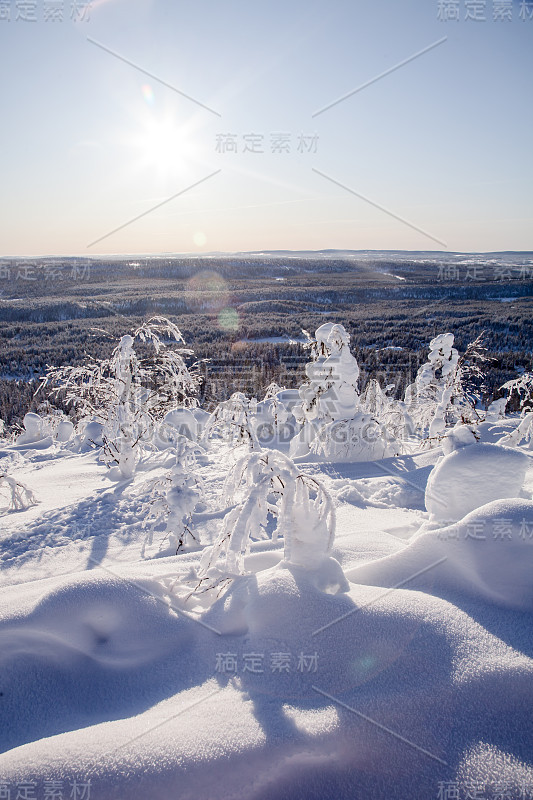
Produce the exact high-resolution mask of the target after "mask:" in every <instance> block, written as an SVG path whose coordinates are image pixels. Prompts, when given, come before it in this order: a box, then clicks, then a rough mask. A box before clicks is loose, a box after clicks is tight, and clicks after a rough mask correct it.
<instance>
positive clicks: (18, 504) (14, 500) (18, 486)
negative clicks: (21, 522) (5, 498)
mask: <svg viewBox="0 0 533 800" xmlns="http://www.w3.org/2000/svg"><path fill="white" fill-rule="evenodd" d="M1 486H7V488H8V489H9V493H10V502H9V510H10V511H23V510H24V509H26V508H28V507H29V506H32V505H34V504H35V503H36V502H37V500H36V499H35V495H34V494H33V492H32V491H31V489H28V487H27V486H26V485H25V484H24V483H21V481H17V480H15V478H11V477H10V476H9V475H7V474H6V473H5V472H2V473H0V487H1Z"/></svg>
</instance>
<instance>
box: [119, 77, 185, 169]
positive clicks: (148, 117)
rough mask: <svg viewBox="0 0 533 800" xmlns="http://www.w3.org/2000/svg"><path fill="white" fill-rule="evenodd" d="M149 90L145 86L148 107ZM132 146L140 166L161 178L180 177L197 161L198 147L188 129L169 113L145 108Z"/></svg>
mask: <svg viewBox="0 0 533 800" xmlns="http://www.w3.org/2000/svg"><path fill="white" fill-rule="evenodd" d="M148 89H149V87H143V94H144V97H145V99H146V101H147V105H148V106H149V105H150V100H151V96H150V92H149V91H148ZM130 144H131V145H132V148H133V150H134V151H135V159H136V161H137V164H138V166H139V167H140V168H141V169H143V170H153V171H155V172H156V173H157V174H158V176H159V177H164V176H172V175H177V174H180V173H182V172H184V171H185V170H187V168H188V167H189V166H190V165H191V163H192V162H194V161H195V160H196V159H197V158H198V149H197V146H196V145H195V143H194V141H193V137H192V135H191V134H190V133H189V132H188V131H187V126H186V125H183V124H179V123H178V121H177V120H176V119H175V117H174V116H172V115H171V114H170V113H168V112H167V113H165V114H161V113H160V112H159V113H158V112H157V111H156V110H154V109H153V108H150V107H148V108H146V109H145V112H144V115H143V118H142V120H141V121H140V123H139V127H138V129H137V132H136V133H135V134H134V135H133V136H132V137H131V139H130Z"/></svg>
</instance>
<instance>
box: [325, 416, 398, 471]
mask: <svg viewBox="0 0 533 800" xmlns="http://www.w3.org/2000/svg"><path fill="white" fill-rule="evenodd" d="M311 452H312V453H314V454H315V455H318V456H321V457H322V458H324V459H325V460H327V461H352V462H355V461H379V460H380V459H382V458H388V457H390V456H394V455H398V454H399V452H401V450H400V448H399V445H398V442H397V440H396V439H395V438H394V437H390V435H389V432H388V430H387V428H386V427H385V426H383V425H380V423H379V422H378V420H376V419H374V417H372V416H370V414H366V413H365V412H364V411H358V412H357V413H356V414H354V416H353V417H351V418H350V419H338V420H335V421H334V422H328V423H327V424H326V425H322V427H321V428H320V429H319V430H318V432H317V435H316V437H315V438H314V440H313V442H312V444H311Z"/></svg>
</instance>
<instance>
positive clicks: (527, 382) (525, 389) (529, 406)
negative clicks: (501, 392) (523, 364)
mask: <svg viewBox="0 0 533 800" xmlns="http://www.w3.org/2000/svg"><path fill="white" fill-rule="evenodd" d="M500 388H501V389H505V391H506V392H507V402H509V400H510V399H511V398H512V397H513V395H515V394H516V395H517V396H518V400H519V404H520V405H519V407H520V411H522V412H527V411H532V410H533V373H532V372H524V373H523V374H522V375H521V376H520V377H519V378H514V379H513V380H512V381H507V383H504V384H503V386H501V387H500Z"/></svg>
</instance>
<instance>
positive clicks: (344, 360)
mask: <svg viewBox="0 0 533 800" xmlns="http://www.w3.org/2000/svg"><path fill="white" fill-rule="evenodd" d="M349 340H350V337H349V335H348V333H347V332H346V330H345V329H344V327H343V326H342V325H336V324H333V323H331V322H328V323H326V324H324V325H321V326H320V328H318V330H317V331H316V333H315V338H314V339H311V340H310V342H309V343H308V347H310V349H311V353H312V356H313V359H314V360H313V361H312V362H311V363H309V364H307V366H306V374H307V378H308V380H307V381H306V382H305V383H304V384H303V385H302V386H301V387H300V389H299V393H300V403H299V405H297V406H295V408H294V410H293V414H294V416H295V418H296V420H297V421H298V422H300V423H301V424H302V428H301V430H300V432H299V433H298V434H297V436H295V437H294V438H293V440H292V441H291V447H290V454H291V456H292V457H297V456H305V455H307V454H308V453H309V451H311V452H312V453H314V454H315V455H317V456H319V457H322V458H325V459H327V460H332V461H369V460H375V459H380V458H385V457H387V456H390V455H396V454H397V453H399V452H400V451H401V449H400V447H399V444H398V443H397V442H396V435H395V433H393V432H392V431H389V429H388V427H387V425H389V426H390V425H391V424H392V422H394V423H395V425H396V426H397V427H398V426H399V427H401V424H403V422H404V417H403V414H393V413H392V411H393V409H392V401H389V399H388V398H385V395H384V394H383V392H382V391H381V388H380V387H379V384H376V385H373V386H372V387H371V388H370V389H369V390H368V393H367V396H366V401H367V402H368V403H369V405H370V404H372V405H374V407H375V408H376V409H377V408H378V406H379V409H380V411H382V412H383V411H384V408H385V405H386V406H387V407H388V408H389V407H390V408H389V412H390V413H389V418H388V419H387V420H385V419H384V420H383V421H379V420H377V419H376V417H375V415H374V414H372V413H370V414H369V413H366V410H365V409H363V407H362V405H361V398H360V396H359V393H358V388H357V381H358V378H359V366H358V364H357V360H356V359H355V358H354V356H353V355H352V354H351V353H350V348H349V346H348V345H349ZM378 390H379V391H378ZM371 395H372V398H371ZM397 417H398V419H397Z"/></svg>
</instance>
